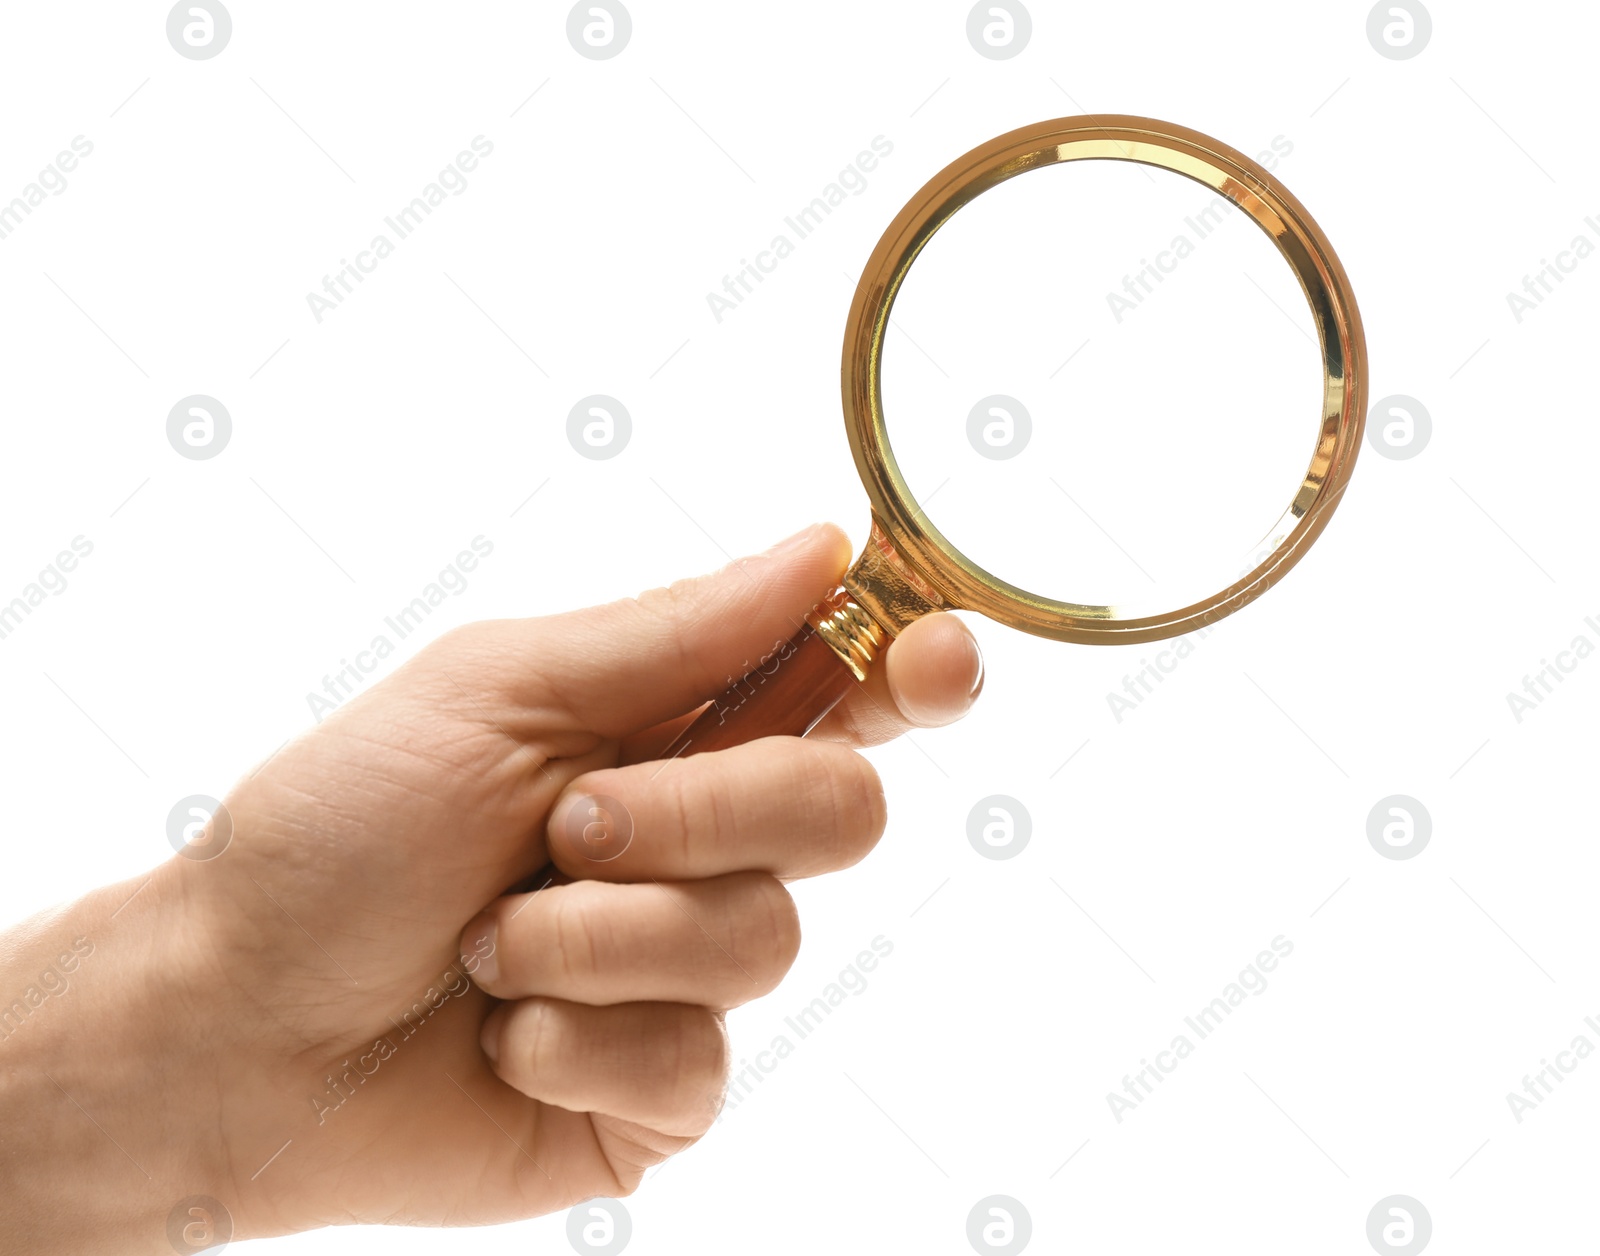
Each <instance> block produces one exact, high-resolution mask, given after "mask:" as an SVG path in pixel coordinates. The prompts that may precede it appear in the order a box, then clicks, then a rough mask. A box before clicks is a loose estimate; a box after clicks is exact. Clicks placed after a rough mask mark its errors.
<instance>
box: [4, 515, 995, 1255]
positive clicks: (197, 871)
mask: <svg viewBox="0 0 1600 1256" xmlns="http://www.w3.org/2000/svg"><path fill="white" fill-rule="evenodd" d="M849 557H850V546H849V543H848V540H847V538H846V537H845V535H844V534H843V533H842V532H840V531H839V530H838V529H837V528H834V527H832V526H826V525H825V526H819V527H815V528H812V529H808V530H807V531H806V532H803V533H801V534H799V535H798V536H796V537H791V538H790V539H789V540H788V541H786V542H783V543H781V544H780V545H778V546H776V547H774V548H773V549H772V550H769V551H768V552H767V553H766V554H763V555H760V556H757V557H754V558H749V559H745V560H742V561H740V562H737V563H734V564H732V565H730V566H729V567H727V568H725V569H724V570H722V571H719V572H716V573H714V574H712V575H709V576H704V577H699V578H696V579H692V580H686V581H681V582H679V583H678V584H675V585H673V586H672V587H671V588H670V589H660V590H655V591H653V592H651V593H647V594H645V595H643V596H642V597H639V598H636V599H629V600H627V601H623V602H618V603H613V604H611V605H608V606H602V607H596V608H593V609H590V610H585V611H579V612H575V613H572V614H567V615H558V616H553V617H549V618H543V619H534V620H504V621H496V622H488V623H480V624H473V625H470V626H468V627H466V628H463V629H460V630H457V631H455V632H452V633H450V634H448V635H447V636H445V637H444V638H441V639H440V640H439V641H437V642H435V643H433V644H432V645H430V646H429V647H427V648H426V649H425V650H423V651H422V652H421V653H420V654H419V655H418V656H417V657H416V658H415V659H413V660H412V661H411V662H409V663H407V664H406V665H405V666H404V667H402V668H401V669H399V670H398V671H397V672H396V673H395V674H394V675H393V676H392V677H390V678H389V679H387V680H385V681H384V682H383V683H381V684H379V685H376V686H374V687H373V688H371V689H370V690H368V691H366V692H365V693H363V694H362V695H360V696H359V697H357V698H355V699H353V700H352V701H351V702H349V703H348V704H347V705H346V706H344V707H343V708H341V709H340V710H339V711H337V712H336V713H334V714H333V715H332V716H330V717H329V718H328V719H326V720H325V721H324V722H323V723H321V724H319V725H318V726H317V727H315V728H314V729H312V730H310V731H309V732H307V733H306V734H305V735H303V736H302V737H300V738H299V739H298V740H296V741H294V742H292V743H291V744H289V745H288V746H286V747H285V748H284V749H283V750H281V751H280V752H278V753H277V754H276V755H274V756H273V757H272V758H271V759H270V760H268V761H267V762H266V763H265V764H263V765H261V766H259V767H257V768H256V770H255V771H254V772H252V773H251V774H250V775H248V776H247V777H245V778H244V779H243V780H241V781H240V782H239V783H238V784H237V785H236V786H235V787H234V789H233V790H232V792H231V793H230V794H229V795H228V797H227V798H226V799H225V800H224V806H225V808H226V812H227V816H226V817H223V816H222V813H220V812H219V816H218V817H217V818H214V819H213V821H212V825H211V827H210V829H209V830H208V832H207V834H206V835H205V837H204V839H203V844H202V845H201V846H200V848H199V849H202V850H205V849H214V848H215V847H216V846H218V845H223V842H224V840H226V844H225V846H223V849H222V850H221V853H220V854H218V855H216V856H215V857H213V858H208V859H203V860H197V859H191V858H180V857H177V856H175V857H174V858H173V859H171V860H170V861H168V862H167V863H166V864H164V865H162V866H161V867H159V868H158V869H156V870H155V871H154V872H153V873H152V874H151V875H150V876H148V877H141V878H136V879H134V880H131V881H127V882H124V883H122V884H118V885H113V886H108V887H106V888H104V889H101V890H97V891H94V892H93V893H90V894H88V895H87V896H85V897H84V898H83V899H81V900H79V901H77V902H75V903H72V904H70V905H68V906H66V907H63V908H58V909H55V910H52V911H49V912H46V913H44V914H42V915H40V916H38V917H36V918H34V919H33V920H30V921H28V922H26V923H24V924H23V925H21V926H18V927H17V928H15V929H12V930H11V931H9V932H8V933H6V934H5V935H3V936H0V1005H3V1004H5V1003H6V1002H8V1001H9V1000H11V999H13V998H16V997H18V996H19V995H20V994H21V993H22V992H23V991H25V990H27V989H29V988H30V987H32V988H35V989H42V990H44V991H45V994H46V996H47V997H45V998H44V999H43V1001H42V1002H40V1003H39V1004H38V1005H37V1006H33V1007H29V1008H27V1010H26V1012H25V1015H24V1016H22V1017H21V1018H20V1020H19V1019H18V1018H16V1017H13V1019H12V1021H8V1022H0V1028H3V1030H4V1037H0V1198H3V1199H4V1201H5V1211H6V1213H7V1216H8V1224H7V1226H6V1227H4V1228H3V1230H0V1251H5V1252H10V1251H18V1252H21V1251H27V1252H30V1253H54V1252H63V1253H65V1252H82V1251H90V1250H93V1251H99V1252H108V1253H122V1252H126V1253H146V1252H149V1253H161V1256H169V1254H170V1252H171V1251H172V1250H173V1247H172V1245H171V1244H170V1243H169V1241H168V1237H167V1226H168V1221H169V1215H170V1214H171V1213H172V1212H173V1210H174V1207H175V1205H177V1204H178V1202H179V1201H180V1200H184V1199H186V1198H187V1197H189V1196H196V1195H203V1196H209V1197H212V1198H213V1199H215V1200H217V1201H219V1202H220V1203H221V1204H222V1206H223V1207H224V1208H225V1209H226V1211H227V1214H228V1215H229V1216H230V1217H231V1222H232V1227H233V1236H234V1238H235V1239H239V1238H253V1237H260V1236H265V1235H276V1234H287V1233H291V1232H296V1231H301V1230H306V1229H311V1228H314V1227H317V1226H324V1225H334V1224H341V1223H354V1222H361V1223H395V1224H412V1225H470V1224H487V1223H493V1222H503V1221H509V1220H513V1219H517V1218H523V1217H531V1216H536V1215H538V1214H541V1213H547V1212H551V1211H555V1210H559V1209H563V1208H567V1207H570V1206H571V1205H572V1204H574V1203H577V1202H579V1201H581V1200H584V1199H589V1198H593V1197H595V1196H624V1195H627V1194H629V1193H630V1192H631V1191H632V1190H634V1188H635V1187H637V1186H638V1184H639V1181H640V1179H641V1178H642V1176H643V1174H644V1172H645V1170H646V1169H648V1168H649V1167H650V1166H652V1165H654V1164H657V1163H659V1162H660V1161H661V1160H663V1159H665V1158H667V1157H668V1156H671V1155H673V1154H675V1153H676V1152H678V1151H681V1150H683V1149H684V1148H685V1147H687V1146H689V1145H690V1144H692V1143H693V1142H695V1141H696V1140H697V1139H698V1138H699V1137H700V1136H701V1135H702V1134H704V1133H705V1131H706V1130H707V1129H708V1128H709V1127H710V1125H711V1124H712V1122H713V1121H714V1119H715V1117H716V1114H717V1111H718V1109H719V1107H720V1104H721V1102H722V1097H723V1094H724V1088H725V1086H726V1081H727V1071H728V1060H729V1049H728V1042H727V1035H726V1031H725V1029H724V1026H723V1014H724V1013H725V1012H726V1010H727V1009H728V1008H731V1007H735V1006H738V1005H739V1004H741V1003H744V1002H747V1001H748V1000H750V999H753V998H756V997H758V996H760V995H762V994H765V993H766V992H768V991H769V990H771V989H772V988H773V987H774V986H776V985H777V983H778V982H779V981H780V980H781V979H782V977H783V975H784V973H785V972H787V970H788V968H789V966H790V964H791V963H792V962H793V961H794V958H795V955H796V952H797V950H798V948H799V945H800V927H799V922H798V919H797V916H796V912H795V906H794V903H793V901H792V899H791V898H790V896H789V893H788V891H787V890H786V888H785V886H784V882H785V881H786V880H789V879H793V878H797V877H808V876H815V875H817V874H819V873H823V872H829V871H834V870H836V869H840V868H844V867H847V866H849V865H850V864H853V863H855V862H857V861H858V860H860V859H861V858H863V857H864V856H865V855H866V854H867V853H868V851H870V850H871V849H872V847H873V845H874V844H875V843H876V841H877V840H878V838H879V836H880V835H881V834H882V832H883V828H884V822H885V815H886V811H885V805H884V797H883V789H882V786H881V784H880V782H879V780H878V777H877V774H876V772H875V771H874V770H873V768H872V767H871V765H870V764H868V763H867V762H866V760H865V759H863V758H862V757H861V756H860V755H859V754H857V753H856V750H857V749H859V748H861V747H864V746H869V745H874V744H877V743H880V742H882V741H885V740H888V739H889V738H892V737H894V736H896V735H897V734H898V733H900V732H902V731H904V730H905V729H906V728H908V727H931V726H935V725H939V724H945V723H948V722H950V721H951V720H954V719H956V718H959V716H960V715H962V714H963V713H964V712H965V711H966V710H967V708H968V707H969V706H970V705H971V702H972V700H973V699H974V698H975V697H976V695H977V692H978V690H979V688H981V684H982V664H981V662H980V659H979V655H978V650H977V646H976V644H975V643H974V641H973V639H972V637H971V635H970V633H969V632H968V631H967V629H966V628H965V626H964V625H962V624H961V623H960V621H959V620H957V619H955V618H954V617H952V616H949V615H933V616H929V617H928V618H926V619H923V620H920V621H918V622H917V623H915V624H913V625H912V626H911V627H910V628H908V629H907V630H906V632H905V633H903V634H902V635H901V636H900V637H899V638H898V639H897V640H896V641H895V642H894V643H893V645H892V646H891V647H890V649H889V650H888V652H887V654H886V655H885V656H884V658H883V660H882V661H881V662H880V663H879V664H878V665H877V666H876V667H875V669H874V671H873V673H872V676H871V678H870V680H869V681H868V683H867V684H866V685H864V686H859V687H858V688H857V690H856V691H854V692H853V693H852V694H851V695H850V696H849V697H848V698H847V699H846V700H845V702H844V703H842V704H841V706H840V707H838V708H836V709H835V710H834V712H833V713H832V714H830V715H829V716H828V717H827V718H826V719H825V720H824V721H823V723H822V724H820V725H819V726H818V727H817V729H816V730H814V732H813V733H812V735H811V736H810V737H809V738H807V739H805V740H800V739H798V738H793V737H772V738H765V739H763V740H761V741H757V742H753V743H750V744H748V745H744V746H738V747H735V748H733V749H729V750H724V751H718V752H715V753H710V754H703V755H697V756H693V757H689V758H682V759H674V760H671V761H666V762H663V761H659V760H656V759H655V756H657V755H658V754H659V753H660V751H661V750H662V749H664V748H665V747H666V746H667V745H668V743H669V742H670V741H671V739H672V738H673V736H674V735H675V734H676V732H677V731H678V730H679V729H680V728H682V727H683V726H684V725H685V723H686V722H687V721H688V720H689V719H691V718H692V717H693V715H694V713H695V711H696V710H697V708H698V707H699V706H700V705H701V704H703V703H704V702H705V701H706V700H707V699H709V698H710V697H711V696H712V695H714V694H716V693H718V692H720V691H721V690H722V689H723V688H724V687H725V685H726V683H727V679H728V677H729V675H730V674H733V675H737V674H738V673H739V672H740V671H742V670H743V668H744V665H745V661H746V660H749V659H754V658H759V657H760V656H762V655H763V654H765V653H766V652H768V651H770V650H772V649H773V647H774V646H775V645H776V644H777V643H779V642H780V641H783V640H786V639H787V638H789V637H790V636H792V635H793V634H794V632H795V631H796V629H797V627H798V625H799V624H800V623H801V621H802V618H803V616H804V614H805V612H806V611H807V610H809V609H810V607H811V605H812V604H813V602H814V601H815V599H816V597H817V595H818V593H819V591H821V590H825V589H827V588H830V587H832V586H833V585H834V584H836V583H837V580H838V577H839V575H840V573H841V572H842V570H843V569H844V567H845V565H846V563H847V562H848V560H849ZM595 796H603V799H604V800H605V801H603V802H602V803H601V804H599V807H600V810H599V811H598V813H597V812H596V810H595V807H596V805H597V804H596V802H595ZM230 818H231V835H228V836H226V839H224V830H225V829H226V828H227V827H228V826H227V820H228V819H230ZM204 843H209V845H207V844H204ZM552 861H553V862H554V864H555V865H556V867H557V868H559V869H560V871H561V873H562V875H561V876H560V877H558V878H556V882H555V883H554V884H551V885H549V886H548V887H547V888H543V889H539V890H537V892H534V893H512V894H507V893H505V891H506V890H507V887H519V888H520V886H519V883H523V882H530V883H532V884H537V883H538V882H540V881H542V880H543V879H544V874H543V873H542V872H541V870H543V869H545V868H546V867H547V866H548V865H549V864H550V863H551V862H552ZM536 874H537V875H536ZM47 974H49V975H47ZM3 1011H4V1007H3V1006H0V1012H3ZM330 1079H331V1084H330ZM183 1219H184V1221H192V1222H194V1223H196V1224H200V1225H203V1224H204V1217H203V1216H202V1215H198V1214H194V1215H191V1214H184V1218H183ZM191 1233H196V1232H193V1231H192V1232H191ZM198 1233H200V1235H201V1237H202V1238H208V1237H210V1236H208V1235H205V1234H204V1232H203V1231H200V1232H198Z"/></svg>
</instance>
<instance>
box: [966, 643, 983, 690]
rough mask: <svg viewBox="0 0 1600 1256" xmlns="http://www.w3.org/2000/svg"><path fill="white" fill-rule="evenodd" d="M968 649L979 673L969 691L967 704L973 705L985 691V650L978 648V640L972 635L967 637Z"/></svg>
mask: <svg viewBox="0 0 1600 1256" xmlns="http://www.w3.org/2000/svg"><path fill="white" fill-rule="evenodd" d="M967 649H969V650H971V651H972V665H973V667H975V668H976V669H977V673H978V674H977V675H976V676H974V677H973V680H972V688H971V689H969V690H968V691H967V705H968V706H971V705H972V704H973V703H974V702H976V701H977V700H978V695H979V694H980V693H982V692H983V651H982V650H980V649H978V643H977V641H976V640H975V639H973V638H972V637H970V636H969V637H968V638H967Z"/></svg>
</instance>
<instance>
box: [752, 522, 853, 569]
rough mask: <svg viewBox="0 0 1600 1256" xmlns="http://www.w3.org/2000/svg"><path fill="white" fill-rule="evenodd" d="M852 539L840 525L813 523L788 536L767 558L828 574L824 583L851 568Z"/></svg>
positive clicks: (773, 548)
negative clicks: (848, 567) (849, 566)
mask: <svg viewBox="0 0 1600 1256" xmlns="http://www.w3.org/2000/svg"><path fill="white" fill-rule="evenodd" d="M853 548H854V547H853V546H852V545H851V544H850V537H849V536H848V535H847V534H846V532H845V530H844V529H843V528H841V527H840V526H839V525H838V524H836V523H813V524H811V525H810V526H809V527H806V528H802V529H801V530H800V531H799V532H796V533H795V534H794V535H793V536H789V537H785V538H784V539H783V540H781V541H779V542H778V543H777V544H776V545H774V546H772V547H771V548H770V549H768V550H767V551H766V552H765V553H764V554H763V555H762V557H763V558H776V559H780V560H782V561H784V562H791V563H794V564H795V565H797V566H801V567H804V568H807V569H808V570H810V569H816V570H820V571H823V572H826V573H827V574H826V575H824V576H823V579H824V580H828V579H835V580H836V579H837V578H838V577H839V575H840V574H841V573H842V572H843V571H844V569H845V567H846V566H848V565H849V562H850V555H851V551H852V549H853Z"/></svg>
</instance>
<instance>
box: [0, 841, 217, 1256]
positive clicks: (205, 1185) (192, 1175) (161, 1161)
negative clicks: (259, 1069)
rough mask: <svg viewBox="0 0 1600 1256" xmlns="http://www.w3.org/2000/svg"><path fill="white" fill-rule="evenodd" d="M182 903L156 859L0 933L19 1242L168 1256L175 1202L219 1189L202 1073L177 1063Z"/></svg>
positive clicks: (11, 1175) (180, 1050) (184, 1003)
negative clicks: (138, 873) (145, 868)
mask: <svg viewBox="0 0 1600 1256" xmlns="http://www.w3.org/2000/svg"><path fill="white" fill-rule="evenodd" d="M178 907H179V904H178V902H177V895H176V892H175V890H174V888H173V885H172V882H171V878H170V877H169V876H168V875H167V874H166V872H165V869H160V870H157V871H156V872H155V873H154V874H152V875H150V876H148V877H140V878H136V879H135V880H132V881H127V882H124V883H121V884H119V885H113V886H108V887H106V888H104V889H100V890H96V891H94V892H93V893H91V894H89V895H87V896H85V897H84V898H82V899H80V900H78V901H77V902H75V903H72V904H70V905H68V906H66V907H63V908H57V909H53V910H51V911H48V912H45V913H42V914H41V915H39V916H36V917H34V918H33V919H31V920H28V921H25V922H23V923H22V924H21V925H18V926H17V927H16V928H14V929H12V930H10V931H8V932H7V933H6V934H5V935H4V937H3V938H0V1130H3V1131H4V1132H3V1134H0V1139H3V1143H0V1146H3V1150H4V1155H3V1156H0V1197H3V1198H4V1199H5V1200H6V1201H7V1211H8V1213H11V1215H12V1216H13V1218H14V1222H13V1224H11V1225H10V1226H8V1232H7V1236H6V1237H7V1239H8V1240H10V1241H11V1242H15V1243H17V1244H18V1245H19V1246H18V1247H17V1248H16V1250H19V1251H21V1250H26V1251H29V1252H31V1253H54V1252H81V1251H87V1250H95V1251H101V1252H130V1253H132V1252H147V1251H148V1252H156V1253H163V1254H164V1253H168V1252H171V1251H172V1250H173V1247H172V1245H171V1244H170V1243H169V1242H168V1239H167V1221H168V1217H169V1214H171V1212H172V1211H173V1209H174V1208H175V1207H176V1206H177V1205H178V1204H179V1203H180V1202H181V1201H183V1200H186V1199H188V1198H190V1197H193V1196H225V1195H226V1194H227V1193H228V1190H229V1188H228V1186H227V1184H226V1183H225V1182H224V1181H222V1180H219V1170H220V1173H222V1174H225V1165H226V1160H225V1157H224V1156H223V1155H222V1154H221V1153H222V1150H223V1149H222V1147H221V1145H220V1144H221V1135H220V1132H219V1131H218V1129H217V1128H216V1126H217V1122H216V1120H215V1119H214V1117H213V1119H211V1120H209V1121H207V1120H204V1119H202V1117H201V1114H202V1113H206V1112H208V1111H209V1112H211V1113H213V1114H214V1113H215V1112H216V1107H215V1099H216V1096H215V1090H214V1085H213V1083H214V1070H212V1069H207V1070H205V1071H203V1072H201V1073H199V1074H198V1075H196V1074H194V1073H193V1072H190V1071H188V1070H186V1068H185V1061H184V1059H183V1056H184V1054H185V1052H186V1050H187V1049H188V1042H187V1040H188V1039H189V1038H190V1037H191V1035H190V1034H188V1033H186V1025H185V1020H186V1010H187V1008H188V1007H189V1006H191V1001H192V999H193V995H192V994H190V993H188V992H189V991H192V990H194V989H196V988H197V987H196V984H195V983H194V982H193V981H192V979H191V972H190V970H191V969H192V968H193V962H192V959H186V958H185V952H186V951H188V952H189V953H190V954H191V955H192V953H193V948H192V947H190V948H186V947H185V945H184V930H183V929H182V928H181V927H176V928H175V927H173V926H174V922H175V920H177V919H180V918H181V915H182V913H181V911H180V910H175V909H177V908H178ZM191 1233H193V1231H191ZM179 1250H182V1249H179ZM196 1250H199V1249H198V1248H197V1249H196Z"/></svg>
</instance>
